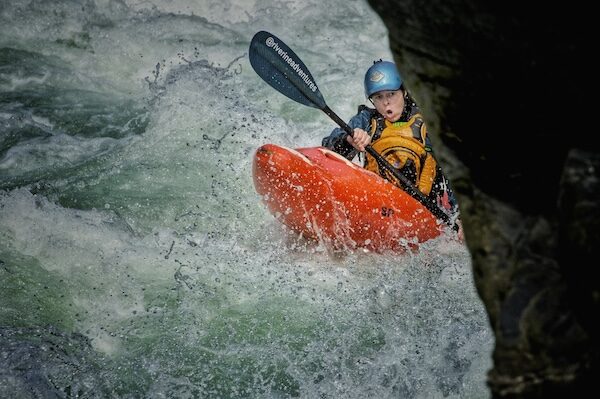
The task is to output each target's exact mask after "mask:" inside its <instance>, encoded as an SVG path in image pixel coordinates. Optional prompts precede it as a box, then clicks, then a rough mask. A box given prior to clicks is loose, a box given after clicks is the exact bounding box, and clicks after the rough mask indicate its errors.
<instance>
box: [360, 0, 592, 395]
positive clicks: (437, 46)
mask: <svg viewBox="0 0 600 399" xmlns="http://www.w3.org/2000/svg"><path fill="white" fill-rule="evenodd" d="M369 3H370V4H371V6H372V7H373V9H374V10H375V11H376V12H377V13H378V14H379V15H380V16H381V19H382V21H383V22H384V23H385V25H386V26H387V28H388V31H389V38H390V46H391V49H392V52H393V53H394V58H395V60H396V62H397V63H398V64H399V66H400V70H401V72H402V73H403V75H405V80H406V81H407V83H408V88H409V90H411V91H412V92H413V94H414V95H415V97H416V98H417V100H418V101H419V102H420V103H421V105H422V108H423V110H424V113H425V116H426V118H427V119H428V120H429V122H430V129H431V130H432V133H433V140H434V145H435V147H436V151H437V152H438V156H439V158H440V161H441V162H442V164H443V166H444V169H445V170H446V172H447V174H448V175H449V176H450V178H451V179H452V183H453V186H454V189H455V191H456V192H457V196H458V199H459V204H460V207H461V215H462V220H463V224H464V229H465V237H466V242H467V245H468V247H469V250H470V252H471V255H472V259H473V268H474V275H475V284H476V286H477V289H478V292H479V294H480V296H481V298H482V300H483V302H484V304H485V306H486V308H487V310H488V314H489V317H490V323H491V326H492V328H493V329H494V333H495V336H496V347H495V350H494V354H493V358H494V367H493V369H492V370H490V372H489V375H488V383H489V386H490V388H491V390H492V393H493V396H494V397H495V398H509V397H510V398H548V397H567V396H569V397H577V395H578V394H581V395H583V392H585V389H587V388H588V387H591V382H592V378H593V377H595V376H597V375H598V353H599V348H598V328H597V327H596V323H597V321H598V320H597V319H598V315H599V314H600V313H599V311H598V310H599V301H600V292H599V288H598V286H599V284H598V269H599V268H600V257H599V255H600V209H599V208H600V173H599V170H600V151H599V149H600V147H599V146H598V144H597V143H596V142H597V141H598V140H597V139H596V138H595V137H594V136H595V135H596V130H597V129H594V128H593V127H592V125H591V123H590V121H592V120H594V119H595V117H597V115H598V112H597V111H596V110H595V109H594V108H595V106H596V104H597V100H595V96H596V92H595V86H597V85H596V81H597V78H596V77H595V75H594V74H595V73H596V74H597V73H598V72H596V70H595V69H594V68H593V67H592V66H591V65H592V61H591V59H592V58H593V57H595V55H594V52H595V51H596V50H595V49H596V47H597V46H593V45H592V43H591V40H593V37H594V36H593V33H592V27H593V26H594V25H595V24H597V22H596V21H594V20H593V16H594V13H593V12H591V11H590V10H589V8H586V7H583V6H582V4H580V2H578V1H576V2H573V1H571V2H568V3H561V4H556V5H549V4H548V3H541V2H540V3H539V4H538V3H536V2H522V1H521V2H516V1H513V0H508V1H502V2H489V3H490V4H486V3H484V2H477V1H475V0H445V1H444V0H430V1H428V2H421V1H416V0H395V1H384V0H369Z"/></svg>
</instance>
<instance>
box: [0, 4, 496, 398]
mask: <svg viewBox="0 0 600 399" xmlns="http://www.w3.org/2000/svg"><path fill="white" fill-rule="evenodd" d="M155 3H156V4H153V3H152V2H150V1H134V0H127V1H116V0H95V1H93V0H89V1H67V0H59V1H53V2H47V1H24V0H16V1H10V2H9V1H8V0H0V397H2V398H63V397H86V398H115V397H118V398H292V397H300V398H367V397H369V398H371V397H373V398H485V397H489V392H488V388H487V386H486V383H485V378H486V373H487V371H488V370H489V369H490V368H491V351H492V349H493V344H494V340H493V334H492V332H491V329H490V327H489V324H488V319H487V315H486V313H485V310H484V308H483V305H482V303H481V301H480V299H479V297H478V296H477V293H476V291H475V288H474V285H473V279H472V274H471V260H470V255H469V253H468V251H467V249H466V247H465V246H464V245H463V244H461V243H459V242H456V241H455V240H451V239H448V238H446V237H445V236H442V237H440V238H438V239H435V240H432V241H429V242H427V243H425V244H423V245H421V247H420V248H419V250H418V251H414V252H410V251H409V252H407V253H405V254H402V255H398V254H395V255H394V254H373V253H365V252H361V251H357V252H354V253H331V251H329V250H328V249H327V248H325V247H323V246H322V245H320V244H318V243H317V244H314V243H307V242H303V241H301V240H300V239H298V238H297V237H295V236H294V235H292V234H290V233H289V232H287V231H286V230H285V229H284V228H283V227H282V226H280V225H279V224H278V222H276V221H275V220H274V218H273V217H272V215H270V214H269V213H268V212H267V210H266V208H265V207H264V206H263V204H262V203H261V202H260V198H259V197H258V195H257V194H256V192H255V191H254V187H253V184H252V175H251V161H252V155H253V153H254V151H255V150H256V148H258V147H259V146H260V145H262V144H265V143H275V144H279V145H284V146H289V147H302V146H315V145H318V144H320V141H321V138H322V137H323V136H325V135H327V134H328V133H329V131H330V130H331V129H332V128H333V127H334V125H333V123H332V121H331V120H330V119H328V118H327V117H326V116H325V115H324V114H323V113H321V112H320V111H318V110H315V109H313V108H309V107H305V106H302V105H300V104H297V103H294V102H293V101H291V100H288V99H287V98H285V97H283V96H282V95H281V94H279V93H277V92H276V91H275V90H273V89H272V88H271V87H270V86H268V85H266V84H265V83H264V82H262V81H261V79H260V78H259V77H258V76H257V75H256V74H255V73H254V71H253V70H252V68H251V67H250V63H249V61H248V54H247V53H248V45H249V43H250V40H251V38H252V36H253V35H254V33H255V32H257V31H259V30H267V31H270V32H272V33H274V34H276V35H277V36H278V37H279V38H280V39H281V40H283V41H285V42H286V43H287V44H288V45H289V46H290V47H291V48H292V49H294V51H295V52H296V53H297V54H298V55H299V56H300V58H301V59H302V60H303V61H304V63H305V64H306V65H307V66H308V68H309V69H310V71H311V73H312V74H313V76H314V77H315V79H316V81H317V83H318V84H319V88H320V90H321V92H322V93H323V95H324V97H325V99H326V100H327V102H328V105H329V106H330V107H331V108H332V109H333V110H334V111H335V112H336V113H337V114H338V115H340V116H341V117H342V118H343V119H348V118H349V117H350V116H352V114H353V113H354V112H355V110H356V107H357V105H358V104H360V103H363V102H364V98H363V95H362V74H363V72H364V70H365V68H366V66H368V65H369V64H370V63H371V61H372V60H375V59H379V58H384V59H391V53H390V50H389V47H388V41H387V32H386V31H385V27H384V25H383V24H382V23H381V21H380V20H379V18H378V17H377V15H376V14H375V13H374V12H373V11H372V10H371V9H370V8H369V6H368V5H367V3H366V1H362V0H361V1H358V0H350V1H348V0H304V1H289V2H279V1H275V0H267V1H258V0H257V1H245V0H244V1H242V0H237V1H231V0H206V1H202V2H195V1H192V0H172V1H162V2H158V1H156V2H155Z"/></svg>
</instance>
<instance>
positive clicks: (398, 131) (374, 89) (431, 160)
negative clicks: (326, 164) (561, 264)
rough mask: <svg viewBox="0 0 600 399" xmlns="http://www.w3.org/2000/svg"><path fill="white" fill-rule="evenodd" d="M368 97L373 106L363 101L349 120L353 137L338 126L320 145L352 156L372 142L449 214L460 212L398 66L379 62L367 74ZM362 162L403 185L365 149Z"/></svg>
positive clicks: (366, 166) (391, 162) (346, 155)
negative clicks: (368, 105)
mask: <svg viewBox="0 0 600 399" xmlns="http://www.w3.org/2000/svg"><path fill="white" fill-rule="evenodd" d="M364 86H365V96H366V97H367V98H368V99H369V101H370V102H371V103H372V104H373V105H374V106H375V109H373V108H370V107H367V106H366V105H360V106H359V108H358V113H357V114H356V115H355V116H353V117H352V118H351V119H350V121H349V122H348V125H349V126H350V127H351V128H352V129H353V131H354V136H350V135H348V134H347V133H346V132H345V131H344V130H343V129H341V128H336V129H334V130H333V131H332V132H331V134H330V135H329V136H327V137H325V138H324V139H323V142H322V145H323V146H324V147H327V148H329V149H331V150H333V151H335V152H337V153H339V154H341V155H343V156H344V157H346V158H347V159H349V160H352V159H354V157H355V156H356V155H357V154H363V153H364V151H365V147H366V146H367V145H369V144H371V146H372V147H373V149H375V150H376V151H377V152H378V153H379V154H381V155H382V156H383V157H384V158H385V159H386V160H387V161H388V162H389V163H390V164H391V165H392V166H393V167H394V168H396V169H397V170H398V171H399V172H400V173H402V174H403V175H404V176H406V177H407V178H408V180H409V181H411V182H412V183H413V184H414V186H415V187H416V188H418V189H419V190H420V191H421V192H422V193H423V194H424V195H426V196H428V197H429V198H431V199H432V200H433V201H434V202H435V203H437V204H438V206H440V207H441V208H443V209H445V210H446V211H447V212H448V213H449V214H450V215H451V216H458V204H457V202H456V198H455V196H454V193H453V191H452V189H451V187H450V183H449V181H448V179H447V178H446V176H445V175H444V173H443V171H442V168H441V166H440V165H439V164H438V162H437V161H436V159H435V157H434V154H433V150H432V147H431V142H430V140H429V137H428V136H427V128H426V124H425V121H424V120H423V116H422V115H421V112H420V110H419V107H418V106H417V104H416V102H415V100H414V99H413V98H412V97H411V95H410V94H409V92H408V91H407V90H406V88H405V86H404V81H403V80H402V77H401V75H400V73H399V72H398V69H397V67H396V65H395V64H394V63H393V62H390V61H382V60H379V61H375V62H374V63H373V65H372V66H371V67H370V68H369V69H368V70H367V72H366V74H365V82H364ZM361 158H362V159H364V167H365V168H366V169H368V170H370V171H372V172H375V173H377V174H379V175H380V176H382V177H384V178H386V179H388V180H390V181H391V182H393V183H394V184H396V185H398V186H400V184H399V182H398V181H397V179H396V178H395V177H394V176H393V175H392V174H391V173H390V172H389V171H387V170H386V169H385V168H380V167H379V165H378V164H377V161H376V160H375V158H373V157H372V156H371V155H370V154H369V153H364V158H363V157H362V156H361Z"/></svg>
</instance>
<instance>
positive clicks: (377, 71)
mask: <svg viewBox="0 0 600 399" xmlns="http://www.w3.org/2000/svg"><path fill="white" fill-rule="evenodd" d="M401 86H402V77H401V76H400V72H398V69H397V68H396V64H394V63H393V62H390V61H382V60H379V61H375V62H374V63H373V65H371V68H369V69H368V70H367V73H366V74H365V95H366V96H367V98H369V97H371V96H372V95H373V94H375V93H377V92H378V91H382V90H398V89H399V88H400V87H401Z"/></svg>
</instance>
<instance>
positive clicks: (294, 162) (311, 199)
mask: <svg viewBox="0 0 600 399" xmlns="http://www.w3.org/2000/svg"><path fill="white" fill-rule="evenodd" d="M252 174H253V180H254V186H255V188H256V191H257V193H258V194H260V195H261V198H262V201H263V203H264V204H265V205H266V206H267V208H268V209H269V211H270V212H271V214H273V215H274V216H275V217H276V218H277V219H278V220H279V221H280V222H281V223H283V224H284V225H286V226H287V227H288V228H290V229H291V230H293V231H295V232H296V233H298V234H300V235H302V236H303V237H306V238H308V239H310V240H318V241H321V242H323V243H324V244H326V245H327V246H328V247H330V248H332V249H352V250H353V249H359V248H363V249H366V250H370V251H375V252H383V251H387V250H391V251H405V250H406V249H408V248H414V247H416V246H417V245H418V244H419V243H422V242H424V241H427V240H430V239H432V238H435V237H437V236H439V235H440V234H441V233H442V232H443V226H442V225H441V224H440V222H439V221H438V220H437V219H436V217H435V216H433V214H432V213H431V212H430V211H429V210H427V208H425V207H424V206H423V205H422V204H421V203H419V202H418V201H417V200H415V199H414V198H413V197H411V196H410V195H409V194H407V193H406V192H405V191H403V190H401V189H400V188H398V187H396V186H395V185H393V184H391V183H389V182H388V181H386V180H384V179H382V178H381V177H380V176H378V175H376V174H375V173H372V172H370V171H367V170H366V169H364V168H362V167H360V166H359V165H357V164H355V163H353V162H350V161H348V160H347V159H346V158H344V157H342V156H340V155H339V154H337V153H335V152H333V151H330V150H328V149H326V148H324V147H308V148H298V149H290V148H286V147H282V146H278V145H275V144H266V145H263V146H261V147H260V148H258V149H257V151H256V152H255V154H254V159H253V164H252Z"/></svg>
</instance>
